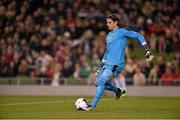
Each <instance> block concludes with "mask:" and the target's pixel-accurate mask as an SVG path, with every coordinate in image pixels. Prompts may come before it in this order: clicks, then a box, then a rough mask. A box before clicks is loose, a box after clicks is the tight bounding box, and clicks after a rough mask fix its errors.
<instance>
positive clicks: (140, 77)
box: [133, 67, 146, 85]
mask: <svg viewBox="0 0 180 120" xmlns="http://www.w3.org/2000/svg"><path fill="white" fill-rule="evenodd" d="M133 82H134V85H145V83H146V77H145V75H144V74H143V73H142V72H141V70H140V68H138V67H137V68H136V70H135V74H134V75H133Z"/></svg>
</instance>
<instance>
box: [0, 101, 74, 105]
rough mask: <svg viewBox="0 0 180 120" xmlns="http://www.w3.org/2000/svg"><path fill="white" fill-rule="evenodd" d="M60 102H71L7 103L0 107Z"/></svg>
mask: <svg viewBox="0 0 180 120" xmlns="http://www.w3.org/2000/svg"><path fill="white" fill-rule="evenodd" d="M62 102H72V101H45V102H24V103H9V104H0V106H13V105H14V106H16V105H33V104H47V103H52V104H53V103H62Z"/></svg>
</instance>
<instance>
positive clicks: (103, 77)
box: [96, 65, 123, 85]
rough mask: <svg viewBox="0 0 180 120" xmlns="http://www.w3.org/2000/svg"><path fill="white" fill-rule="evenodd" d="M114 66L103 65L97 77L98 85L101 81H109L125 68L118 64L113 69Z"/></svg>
mask: <svg viewBox="0 0 180 120" xmlns="http://www.w3.org/2000/svg"><path fill="white" fill-rule="evenodd" d="M113 68H114V66H107V65H103V67H102V68H101V69H100V72H99V74H98V76H97V77H96V85H98V84H99V83H103V84H105V83H106V82H109V81H110V80H111V79H113V78H114V77H116V76H117V75H118V74H119V73H120V72H121V71H122V70H123V67H119V66H117V67H116V68H115V70H113Z"/></svg>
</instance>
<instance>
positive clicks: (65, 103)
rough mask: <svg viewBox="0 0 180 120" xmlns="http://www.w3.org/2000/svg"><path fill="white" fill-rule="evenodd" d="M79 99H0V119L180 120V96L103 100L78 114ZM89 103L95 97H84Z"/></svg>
mask: <svg viewBox="0 0 180 120" xmlns="http://www.w3.org/2000/svg"><path fill="white" fill-rule="evenodd" d="M77 98H79V97H78V96H77V97H61V96H54V97H50V96H0V118H5V119H8V118H14V119H41V118H42V119H51V118H56V119H61V118H62V119H66V118H68V119H73V118H76V119H85V118H87V119H93V118H99V119H100V118H106V119H115V118H116V119H119V118H124V119H131V118H137V119H139V118H143V119H146V118H150V119H155V118H156V119H160V118H170V119H171V118H180V97H126V98H121V99H120V100H115V99H114V97H102V99H101V101H100V103H99V104H98V106H97V108H96V109H95V111H90V112H85V111H78V110H76V109H75V107H74V102H75V100H76V99H77ZM85 98H86V99H87V100H88V101H91V100H92V97H85Z"/></svg>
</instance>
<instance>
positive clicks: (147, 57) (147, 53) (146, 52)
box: [143, 44, 154, 62]
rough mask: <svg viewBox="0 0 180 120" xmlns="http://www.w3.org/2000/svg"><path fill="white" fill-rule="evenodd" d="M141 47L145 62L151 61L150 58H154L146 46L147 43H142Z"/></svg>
mask: <svg viewBox="0 0 180 120" xmlns="http://www.w3.org/2000/svg"><path fill="white" fill-rule="evenodd" d="M143 48H144V50H145V58H146V61H147V62H151V61H152V59H153V58H154V56H153V55H152V53H151V52H150V49H149V47H148V45H147V44H145V45H143Z"/></svg>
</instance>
